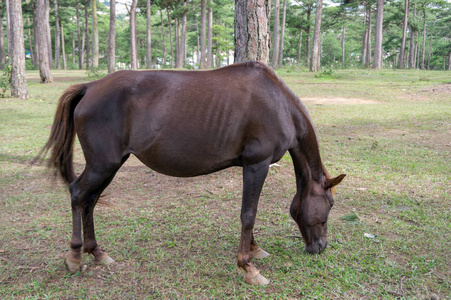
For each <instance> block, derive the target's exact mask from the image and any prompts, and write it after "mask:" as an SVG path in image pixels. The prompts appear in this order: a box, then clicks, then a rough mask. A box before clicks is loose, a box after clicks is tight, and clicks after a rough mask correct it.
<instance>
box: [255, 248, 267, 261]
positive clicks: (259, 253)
mask: <svg viewBox="0 0 451 300" xmlns="http://www.w3.org/2000/svg"><path fill="white" fill-rule="evenodd" d="M268 256H269V253H268V252H266V251H265V250H263V249H258V250H257V251H256V252H255V253H253V254H252V258H256V259H262V258H265V257H268Z"/></svg>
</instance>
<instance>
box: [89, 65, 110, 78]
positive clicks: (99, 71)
mask: <svg viewBox="0 0 451 300" xmlns="http://www.w3.org/2000/svg"><path fill="white" fill-rule="evenodd" d="M86 75H88V78H89V79H91V80H92V79H100V78H102V77H104V76H106V75H107V74H106V72H105V68H101V67H98V68H94V67H91V68H90V69H89V70H87V71H86Z"/></svg>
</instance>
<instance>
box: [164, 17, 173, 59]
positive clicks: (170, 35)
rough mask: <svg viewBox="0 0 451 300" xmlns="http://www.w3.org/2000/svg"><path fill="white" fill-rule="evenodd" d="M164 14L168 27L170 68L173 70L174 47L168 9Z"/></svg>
mask: <svg viewBox="0 0 451 300" xmlns="http://www.w3.org/2000/svg"><path fill="white" fill-rule="evenodd" d="M166 13H167V15H168V27H169V46H170V47H171V68H174V46H173V43H172V25H171V23H172V22H171V14H170V12H169V9H167V8H166Z"/></svg>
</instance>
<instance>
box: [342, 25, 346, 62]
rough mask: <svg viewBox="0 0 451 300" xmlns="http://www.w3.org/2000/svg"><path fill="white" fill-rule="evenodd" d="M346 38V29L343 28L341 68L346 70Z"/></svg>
mask: <svg viewBox="0 0 451 300" xmlns="http://www.w3.org/2000/svg"><path fill="white" fill-rule="evenodd" d="M345 38H346V27H345V26H343V28H342V34H341V67H342V68H343V69H344V68H345V40H346V39H345Z"/></svg>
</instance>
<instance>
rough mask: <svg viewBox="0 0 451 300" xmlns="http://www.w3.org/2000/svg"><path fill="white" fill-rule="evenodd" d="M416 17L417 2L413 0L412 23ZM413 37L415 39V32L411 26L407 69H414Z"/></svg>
mask: <svg viewBox="0 0 451 300" xmlns="http://www.w3.org/2000/svg"><path fill="white" fill-rule="evenodd" d="M416 16H417V2H416V0H415V3H414V6H413V21H414V22H415V19H416ZM415 37H416V32H415V29H414V26H411V27H410V47H409V60H408V63H407V66H408V67H409V68H414V67H415V57H416V52H415V50H416V47H415Z"/></svg>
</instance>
